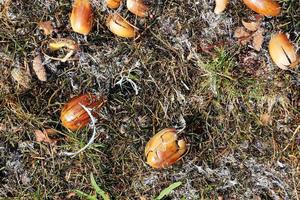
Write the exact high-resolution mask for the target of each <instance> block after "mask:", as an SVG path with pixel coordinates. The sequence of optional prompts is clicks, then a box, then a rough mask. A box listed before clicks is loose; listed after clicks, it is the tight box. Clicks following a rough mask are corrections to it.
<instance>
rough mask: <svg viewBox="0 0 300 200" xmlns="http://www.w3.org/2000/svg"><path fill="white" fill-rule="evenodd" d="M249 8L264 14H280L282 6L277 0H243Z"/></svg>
mask: <svg viewBox="0 0 300 200" xmlns="http://www.w3.org/2000/svg"><path fill="white" fill-rule="evenodd" d="M243 1H244V3H245V4H246V6H247V7H248V8H250V9H251V10H253V11H254V12H256V13H258V14H261V15H264V16H273V17H274V16H278V15H279V14H280V10H281V7H280V5H279V4H278V3H277V2H276V1H275V0H243Z"/></svg>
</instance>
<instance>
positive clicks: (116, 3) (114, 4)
mask: <svg viewBox="0 0 300 200" xmlns="http://www.w3.org/2000/svg"><path fill="white" fill-rule="evenodd" d="M120 4H121V0H106V6H107V7H108V8H111V9H117V8H119V7H120Z"/></svg>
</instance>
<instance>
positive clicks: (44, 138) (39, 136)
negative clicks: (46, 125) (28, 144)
mask: <svg viewBox="0 0 300 200" xmlns="http://www.w3.org/2000/svg"><path fill="white" fill-rule="evenodd" d="M56 133H57V131H56V130H54V129H45V130H43V131H41V130H35V131H34V135H35V141H37V142H46V143H49V144H56V143H57V141H59V139H51V138H49V135H53V134H56Z"/></svg>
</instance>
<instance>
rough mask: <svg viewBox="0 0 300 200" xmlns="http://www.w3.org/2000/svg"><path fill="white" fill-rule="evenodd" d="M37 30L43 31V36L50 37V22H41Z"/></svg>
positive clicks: (51, 29) (51, 28)
mask: <svg viewBox="0 0 300 200" xmlns="http://www.w3.org/2000/svg"><path fill="white" fill-rule="evenodd" d="M39 29H41V30H43V31H44V35H50V34H51V33H52V32H53V27H52V23H51V21H42V22H40V23H39Z"/></svg>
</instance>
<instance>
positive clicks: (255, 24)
mask: <svg viewBox="0 0 300 200" xmlns="http://www.w3.org/2000/svg"><path fill="white" fill-rule="evenodd" d="M242 24H243V26H244V27H245V28H246V29H247V30H249V31H256V30H257V29H258V28H259V26H260V21H255V22H246V21H244V20H242Z"/></svg>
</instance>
